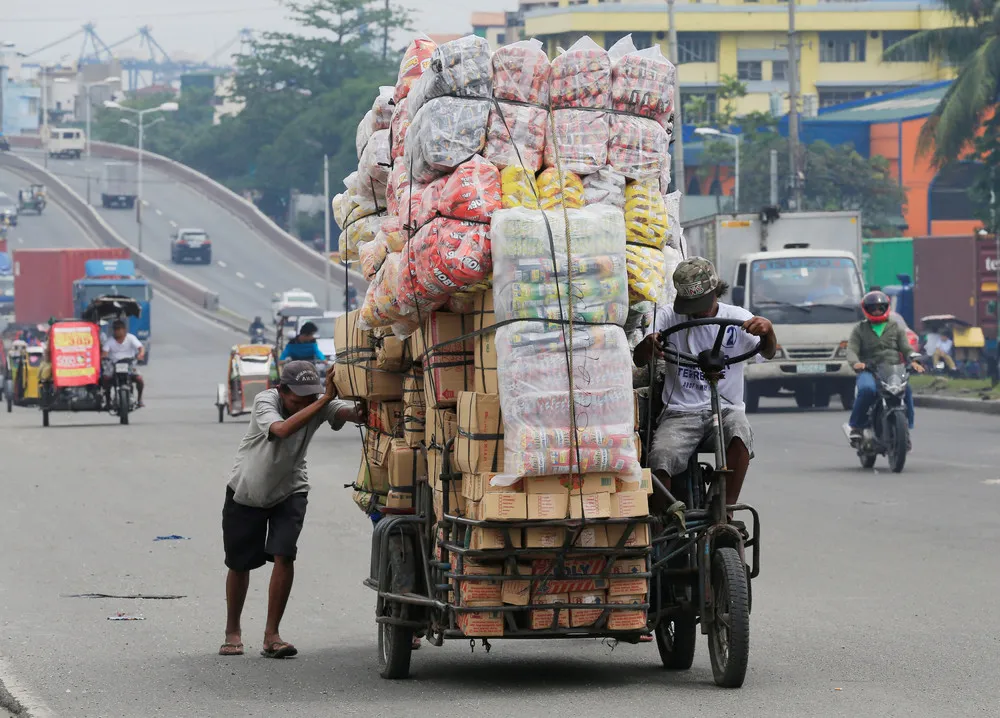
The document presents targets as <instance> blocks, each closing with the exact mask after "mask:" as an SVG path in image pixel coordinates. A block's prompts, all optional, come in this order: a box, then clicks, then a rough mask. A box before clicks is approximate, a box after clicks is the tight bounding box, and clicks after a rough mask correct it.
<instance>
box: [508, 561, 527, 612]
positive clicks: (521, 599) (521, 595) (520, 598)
mask: <svg viewBox="0 0 1000 718" xmlns="http://www.w3.org/2000/svg"><path fill="white" fill-rule="evenodd" d="M508 576H515V577H517V576H531V564H530V563H518V564H514V566H513V567H510V566H508V567H507V568H506V570H505V571H504V577H505V579H506V580H504V582H503V592H502V599H503V602H504V603H507V604H510V605H511V606H527V605H528V604H529V603H530V602H531V581H524V580H516V579H509V578H507V577H508Z"/></svg>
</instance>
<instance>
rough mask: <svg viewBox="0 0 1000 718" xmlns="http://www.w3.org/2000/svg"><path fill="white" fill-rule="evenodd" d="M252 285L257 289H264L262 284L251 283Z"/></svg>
mask: <svg viewBox="0 0 1000 718" xmlns="http://www.w3.org/2000/svg"><path fill="white" fill-rule="evenodd" d="M253 285H254V286H255V287H257V289H263V288H264V285H263V284H261V283H260V282H254V283H253Z"/></svg>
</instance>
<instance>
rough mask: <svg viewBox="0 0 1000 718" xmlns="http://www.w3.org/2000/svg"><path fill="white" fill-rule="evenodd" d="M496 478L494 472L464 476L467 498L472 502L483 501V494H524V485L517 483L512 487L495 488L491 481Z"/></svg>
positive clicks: (464, 489) (463, 481)
mask: <svg viewBox="0 0 1000 718" xmlns="http://www.w3.org/2000/svg"><path fill="white" fill-rule="evenodd" d="M494 476H496V474H494V473H492V472H487V473H485V474H462V486H463V491H465V497H466V498H467V499H469V500H470V501H482V499H483V494H489V493H497V494H504V493H507V494H516V493H521V492H522V483H521V482H520V481H515V482H514V483H513V484H511V485H510V486H494V485H493V484H491V483H490V480H491V479H492V478H493V477H494Z"/></svg>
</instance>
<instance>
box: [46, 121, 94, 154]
mask: <svg viewBox="0 0 1000 718" xmlns="http://www.w3.org/2000/svg"><path fill="white" fill-rule="evenodd" d="M86 146H87V137H86V135H84V134H83V130H78V129H76V128H75V127H50V128H49V136H48V139H47V141H46V143H45V149H46V151H47V152H48V153H49V157H69V158H72V159H80V157H81V156H82V155H83V150H84V149H85V148H86Z"/></svg>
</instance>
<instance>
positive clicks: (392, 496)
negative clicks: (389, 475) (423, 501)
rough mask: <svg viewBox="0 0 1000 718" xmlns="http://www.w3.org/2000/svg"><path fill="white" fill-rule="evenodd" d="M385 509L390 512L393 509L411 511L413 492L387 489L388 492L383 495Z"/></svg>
mask: <svg viewBox="0 0 1000 718" xmlns="http://www.w3.org/2000/svg"><path fill="white" fill-rule="evenodd" d="M385 509H386V511H387V512H390V513H391V512H393V511H412V510H413V492H412V491H400V490H399V489H389V493H388V495H387V496H386V497H385Z"/></svg>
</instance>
